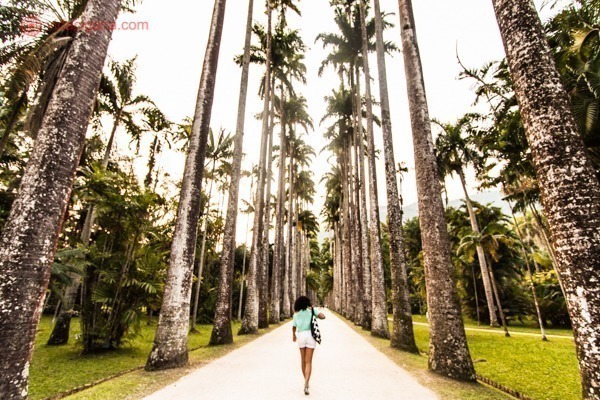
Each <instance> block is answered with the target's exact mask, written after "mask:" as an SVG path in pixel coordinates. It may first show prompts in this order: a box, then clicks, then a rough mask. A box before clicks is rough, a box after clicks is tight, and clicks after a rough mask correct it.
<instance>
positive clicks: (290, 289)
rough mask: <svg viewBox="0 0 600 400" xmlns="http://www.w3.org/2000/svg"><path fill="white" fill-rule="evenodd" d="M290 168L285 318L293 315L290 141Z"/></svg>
mask: <svg viewBox="0 0 600 400" xmlns="http://www.w3.org/2000/svg"><path fill="white" fill-rule="evenodd" d="M289 143H290V149H289V150H290V166H289V175H290V179H289V185H288V212H287V224H288V225H287V231H288V232H287V246H286V258H285V265H286V277H285V279H286V281H287V292H284V296H285V297H287V310H286V315H285V317H286V318H287V317H291V316H292V315H294V301H295V298H294V296H295V293H294V287H293V284H292V281H293V276H294V272H293V269H292V235H293V233H294V224H293V223H292V216H293V215H294V214H293V212H294V195H293V192H294V189H293V188H294V148H293V146H292V144H291V140H290V142H289Z"/></svg>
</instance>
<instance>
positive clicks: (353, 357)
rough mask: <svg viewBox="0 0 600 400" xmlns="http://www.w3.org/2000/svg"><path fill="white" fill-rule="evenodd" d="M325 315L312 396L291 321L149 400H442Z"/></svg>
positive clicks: (316, 358)
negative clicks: (306, 386)
mask: <svg viewBox="0 0 600 400" xmlns="http://www.w3.org/2000/svg"><path fill="white" fill-rule="evenodd" d="M325 315H326V316H327V319H325V320H321V321H319V326H320V327H321V332H322V334H323V342H322V343H323V344H322V345H318V346H317V350H316V351H315V357H314V360H313V376H312V378H311V382H310V387H311V390H310V392H311V393H310V396H305V395H304V392H303V387H304V378H303V377H302V372H301V370H300V352H299V351H298V348H297V345H296V343H293V342H292V323H291V322H287V323H285V324H284V325H283V326H281V327H279V328H277V329H275V330H274V331H272V332H269V333H268V334H266V335H264V336H262V337H260V338H258V339H256V340H254V341H253V342H251V343H249V344H247V345H245V346H243V347H241V348H240V349H238V350H235V351H233V352H231V353H229V354H227V355H226V356H224V357H222V358H220V359H218V360H215V361H213V362H211V363H209V364H207V365H206V366H204V367H200V368H199V369H197V370H196V371H194V372H192V373H191V374H189V375H187V376H185V377H183V378H182V379H180V380H179V381H177V382H175V383H174V384H172V385H170V386H167V387H165V388H163V389H162V390H160V391H158V392H156V393H154V394H152V395H150V396H148V397H146V400H184V399H222V400H228V399H232V400H238V399H245V400H246V399H262V400H281V399H284V400H288V399H327V400H338V399H339V400H353V399H361V400H367V399H377V400H379V399H395V400H402V399H406V400H409V399H410V400H414V399H419V400H434V399H437V396H436V395H435V394H433V393H432V392H431V391H430V390H428V389H426V388H425V387H423V386H421V385H420V384H419V383H418V382H417V381H416V380H415V379H414V378H413V377H412V376H410V375H409V374H408V373H407V372H406V371H405V370H403V369H402V368H400V367H399V366H398V365H396V364H395V363H394V362H392V361H391V360H390V359H388V358H387V357H386V356H385V355H383V354H382V353H381V352H379V351H378V350H376V349H375V348H374V347H373V346H371V344H369V343H368V342H367V341H366V340H365V339H364V338H363V337H361V336H360V335H359V334H358V333H356V332H355V331H353V330H352V329H351V328H350V327H349V326H348V325H346V324H345V323H344V322H343V321H342V320H340V319H339V318H338V317H336V316H334V315H332V313H330V312H328V311H327V310H325Z"/></svg>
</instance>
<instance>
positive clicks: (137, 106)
mask: <svg viewBox="0 0 600 400" xmlns="http://www.w3.org/2000/svg"><path fill="white" fill-rule="evenodd" d="M135 62H136V57H134V58H131V59H129V60H126V61H124V62H123V63H118V62H114V61H113V62H111V63H110V71H111V75H112V76H111V77H106V76H103V77H102V79H101V81H100V93H101V94H100V96H98V97H99V100H98V102H99V103H100V109H102V111H104V112H107V113H109V114H110V115H111V116H112V117H113V126H112V130H111V132H110V136H109V139H108V142H107V144H106V149H105V151H104V157H103V158H102V162H101V167H102V169H103V170H106V169H107V168H108V162H109V160H110V153H111V150H112V148H113V145H114V139H115V134H116V133H117V129H118V128H119V126H121V125H125V128H126V130H127V132H128V133H129V135H130V136H131V137H132V139H133V140H134V141H136V142H137V143H138V146H139V143H140V140H141V136H142V134H143V132H144V129H143V127H142V126H140V125H139V124H138V123H137V122H136V120H135V117H137V116H139V115H145V116H146V117H148V118H153V117H156V116H158V117H159V118H163V121H160V122H159V121H155V122H158V123H159V124H161V126H164V124H165V122H164V116H162V117H161V115H159V114H162V113H161V112H160V110H158V108H156V106H155V105H154V103H153V102H152V101H151V100H150V98H148V96H145V95H137V96H135V95H134V86H135V81H136V79H135V70H136V64H135ZM96 219H97V209H96V208H95V207H94V204H89V206H88V209H87V213H86V218H85V220H84V224H83V228H82V230H81V235H80V238H81V243H83V244H84V245H85V246H87V245H89V242H90V239H91V235H92V229H93V227H94V224H95V223H96ZM81 278H82V277H81V275H80V274H74V275H73V277H72V280H71V284H70V285H68V286H67V287H66V288H65V293H64V296H63V299H64V301H63V303H62V306H61V311H60V314H59V315H58V318H57V322H56V324H55V325H54V328H53V329H52V333H51V335H50V337H49V339H48V344H49V345H63V344H66V343H67V342H68V341H69V330H70V325H71V316H72V315H73V307H74V306H75V303H76V301H77V294H78V292H79V289H80V287H81V282H82V279H81ZM88 293H89V292H88ZM89 294H90V295H91V293H89Z"/></svg>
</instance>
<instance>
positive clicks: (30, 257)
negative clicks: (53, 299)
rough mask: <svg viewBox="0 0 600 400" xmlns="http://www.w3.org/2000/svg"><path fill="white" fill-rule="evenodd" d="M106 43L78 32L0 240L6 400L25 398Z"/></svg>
mask: <svg viewBox="0 0 600 400" xmlns="http://www.w3.org/2000/svg"><path fill="white" fill-rule="evenodd" d="M119 8H120V3H119V2H118V1H116V0H103V1H100V0H90V1H89V2H88V4H87V6H86V9H85V11H84V14H83V16H84V18H85V19H86V20H90V21H107V22H111V21H115V20H116V18H117V15H118V13H119ZM110 39H111V31H110V30H91V31H86V30H81V31H79V32H78V33H77V36H76V37H75V39H74V42H73V45H72V48H71V49H70V51H69V53H68V56H67V59H66V62H65V65H64V67H63V71H62V73H61V75H60V78H59V80H58V82H57V85H56V88H55V92H54V96H52V99H51V100H50V103H49V104H48V108H47V112H46V114H45V115H44V118H43V122H42V126H41V128H40V131H39V133H38V137H37V140H36V143H35V146H34V148H33V151H32V154H31V157H30V159H29V162H28V164H27V168H26V170H25V173H24V175H23V178H22V180H21V186H20V188H19V192H18V193H19V194H18V196H17V198H16V199H15V201H14V203H13V205H12V208H11V211H10V214H9V216H8V219H7V222H6V225H5V227H4V230H3V232H2V234H1V235H0V298H1V299H2V301H1V302H0V338H2V343H3V344H4V345H3V346H0V355H1V357H0V393H2V395H3V398H4V399H11V400H12V399H25V398H27V394H28V388H27V379H28V375H29V363H30V359H31V354H32V351H33V344H34V341H35V333H36V328H37V324H38V322H39V319H40V316H41V312H42V309H41V306H42V303H43V301H44V296H45V294H46V289H47V286H48V281H49V279H50V270H51V267H52V262H53V260H54V254H55V251H56V246H57V243H58V237H59V234H60V231H61V228H62V226H61V225H62V221H63V219H64V214H65V211H66V208H67V205H68V203H69V197H70V194H71V189H72V187H73V181H74V179H75V171H76V169H77V165H78V163H79V159H80V157H81V152H82V150H83V144H84V141H85V134H86V130H87V126H88V123H89V120H90V117H91V114H92V108H93V104H94V100H95V99H96V93H97V91H98V87H99V84H100V75H101V73H102V67H103V65H104V61H105V58H106V52H107V49H108V44H109V42H110ZM74 99H77V101H74ZM34 221H35V223H34Z"/></svg>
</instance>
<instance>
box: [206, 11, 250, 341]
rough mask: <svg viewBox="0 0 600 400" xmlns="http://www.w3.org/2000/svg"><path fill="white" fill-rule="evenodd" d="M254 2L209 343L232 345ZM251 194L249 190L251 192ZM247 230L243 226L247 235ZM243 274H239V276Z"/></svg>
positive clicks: (244, 57)
mask: <svg viewBox="0 0 600 400" xmlns="http://www.w3.org/2000/svg"><path fill="white" fill-rule="evenodd" d="M253 10H254V0H248V17H247V18H246V34H245V37H244V56H243V58H242V77H241V82H240V96H239V99H238V114H237V122H236V128H235V139H234V143H233V165H232V168H231V170H232V171H231V183H230V184H229V199H228V201H227V216H226V217H225V229H224V231H223V252H222V253H221V266H220V269H219V285H218V287H217V303H216V305H215V322H214V325H213V330H212V333H211V335H210V342H209V343H210V344H211V345H216V344H229V343H233V332H232V330H231V313H232V309H231V308H232V304H231V303H232V301H231V294H232V291H233V262H234V258H235V233H236V226H237V214H238V200H239V190H240V179H241V177H242V158H243V157H244V153H243V145H244V125H245V122H246V100H247V98H248V77H249V71H250V40H251V38H252V14H253ZM250 193H252V189H250ZM247 231H248V227H247V226H246V233H247ZM245 246H246V243H244V266H245V263H246V251H245V250H246V249H245ZM243 274H244V271H242V276H243ZM243 287H244V281H243V279H242V282H241V284H240V310H239V311H238V318H240V317H241V304H242V302H241V299H242V296H243Z"/></svg>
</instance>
